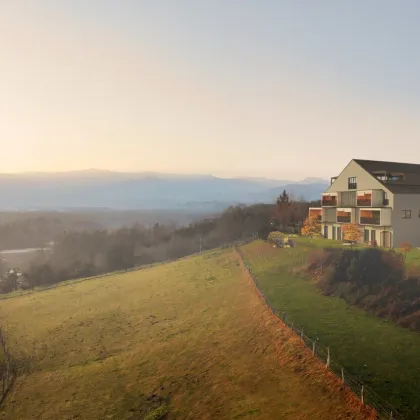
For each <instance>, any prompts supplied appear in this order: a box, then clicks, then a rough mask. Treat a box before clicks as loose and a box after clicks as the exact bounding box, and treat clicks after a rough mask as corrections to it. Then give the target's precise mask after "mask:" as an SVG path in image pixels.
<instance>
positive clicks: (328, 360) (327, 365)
mask: <svg viewBox="0 0 420 420" xmlns="http://www.w3.org/2000/svg"><path fill="white" fill-rule="evenodd" d="M327 351H328V353H327V363H326V365H325V367H327V368H329V367H330V348H329V347H328V348H327Z"/></svg>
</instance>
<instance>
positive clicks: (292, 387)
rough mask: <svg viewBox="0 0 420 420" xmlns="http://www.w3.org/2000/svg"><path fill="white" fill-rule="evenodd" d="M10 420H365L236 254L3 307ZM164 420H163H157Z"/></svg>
mask: <svg viewBox="0 0 420 420" xmlns="http://www.w3.org/2000/svg"><path fill="white" fill-rule="evenodd" d="M0 317H1V323H2V328H3V330H4V331H5V334H6V337H7V339H8V347H9V351H11V352H12V355H13V357H14V358H15V360H16V361H17V362H18V366H19V376H18V378H17V380H16V383H15V385H14V387H13V389H12V391H11V392H10V394H9V395H8V397H7V399H6V401H5V403H4V404H3V406H2V408H1V409H0V418H1V419H3V420H11V419H28V420H29V419H40V420H47V419H48V420H52V419H54V420H55V419H93V420H95V419H125V420H128V419H136V420H137V419H147V420H152V419H154V420H157V419H162V418H166V419H214V418H218V419H242V418H250V419H251V418H258V419H273V418H282V419H284V420H288V419H290V420H297V419H301V420H304V419H309V418H310V419H312V420H324V419H326V418H330V419H353V420H362V419H366V418H367V416H366V413H364V412H361V411H360V406H359V404H358V403H357V402H356V401H355V399H354V397H352V394H349V393H348V392H346V391H345V390H343V388H342V386H341V385H340V383H339V382H338V381H337V380H336V379H335V377H333V376H332V375H331V374H328V373H327V372H326V370H325V367H324V366H323V365H321V364H320V363H319V362H317V360H316V359H314V358H313V357H312V356H311V353H310V352H309V351H308V350H307V349H305V348H304V347H303V345H302V343H301V341H300V340H299V339H297V338H296V337H295V336H293V335H292V334H291V332H290V331H289V330H287V329H285V328H284V327H283V326H282V324H281V323H280V321H279V320H278V319H277V318H276V317H274V316H273V315H272V314H271V312H270V311H269V310H268V309H267V307H266V306H265V304H264V303H263V302H262V300H261V299H260V298H259V296H258V295H257V293H256V291H255V288H254V286H253V284H252V283H251V281H250V280H249V278H248V277H247V276H246V272H245V271H244V269H243V267H242V265H241V264H240V259H239V258H238V254H237V253H236V252H235V251H234V250H233V249H227V250H224V251H222V250H219V251H212V252H209V253H206V254H203V255H202V256H199V257H191V258H187V259H184V260H180V261H177V262H174V263H170V264H166V265H160V266H156V267H153V268H148V269H144V270H141V271H136V272H130V273H125V274H118V275H110V276H107V277H102V278H97V279H91V280H86V281H80V282H74V283H70V284H67V285H65V286H61V287H57V288H55V289H52V290H46V291H42V292H35V293H32V294H28V295H23V296H20V297H15V298H10V299H7V300H2V301H1V302H0ZM164 416H166V417H164Z"/></svg>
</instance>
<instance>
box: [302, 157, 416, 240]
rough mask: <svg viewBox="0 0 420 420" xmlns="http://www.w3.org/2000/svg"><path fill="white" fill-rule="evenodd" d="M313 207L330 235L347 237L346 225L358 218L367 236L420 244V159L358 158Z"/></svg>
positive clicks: (323, 228) (369, 238) (333, 237)
mask: <svg viewBox="0 0 420 420" xmlns="http://www.w3.org/2000/svg"><path fill="white" fill-rule="evenodd" d="M309 213H310V214H312V215H316V216H317V217H318V219H319V220H320V222H321V229H322V235H323V236H324V237H325V238H329V239H336V240H342V239H343V231H342V226H343V225H344V224H348V223H355V224H357V225H359V227H360V229H361V239H360V241H361V242H367V243H376V244H377V245H378V246H382V247H387V248H394V247H396V248H397V247H400V245H401V243H403V242H408V243H410V244H411V245H412V246H414V247H417V246H418V247H420V165H415V164H408V163H396V162H381V161H372V160H360V159H353V160H352V161H351V162H350V163H349V164H348V165H347V166H346V167H345V168H344V169H343V171H342V172H341V173H340V175H338V176H336V177H333V178H331V185H330V186H329V188H328V189H327V190H326V191H325V192H324V193H323V194H322V197H321V207H319V208H310V209H309Z"/></svg>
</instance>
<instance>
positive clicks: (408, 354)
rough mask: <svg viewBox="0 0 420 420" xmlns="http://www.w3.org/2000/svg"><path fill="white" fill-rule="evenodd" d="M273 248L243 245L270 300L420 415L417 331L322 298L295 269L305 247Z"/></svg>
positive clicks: (376, 387)
mask: <svg viewBox="0 0 420 420" xmlns="http://www.w3.org/2000/svg"><path fill="white" fill-rule="evenodd" d="M297 243H298V247H296V248H291V249H289V248H288V249H273V248H271V247H270V246H268V245H267V244H266V243H264V242H262V241H259V242H254V243H252V244H249V245H245V246H244V247H242V251H243V253H244V256H245V259H246V260H247V261H248V263H249V264H250V265H251V267H252V269H253V271H254V273H255V274H256V276H257V278H258V281H259V283H260V287H261V288H262V290H263V292H264V293H265V295H266V296H267V297H268V299H269V301H270V302H271V303H272V305H273V306H274V307H275V308H276V309H278V310H279V311H285V312H286V313H287V314H288V315H289V316H290V317H292V318H293V319H294V320H295V321H296V323H297V324H299V325H300V326H302V327H303V328H304V330H305V333H306V334H307V335H308V336H310V337H314V338H316V337H318V338H319V341H320V342H321V343H323V344H324V345H325V346H330V347H331V351H332V358H333V359H334V360H336V361H337V362H339V363H340V364H342V365H344V366H345V367H346V368H347V369H348V370H349V371H350V372H351V373H353V374H354V375H357V376H358V377H360V378H361V379H362V380H363V381H364V382H365V383H366V384H367V385H369V386H370V388H372V389H373V390H375V391H376V392H377V393H379V394H380V395H381V396H383V397H385V398H386V399H387V400H388V401H389V402H390V403H391V404H392V405H393V406H395V407H396V408H398V409H399V411H400V412H402V413H404V414H406V415H407V417H406V418H408V419H418V418H420V399H419V397H418V396H419V392H420V350H419V349H420V334H418V333H416V332H411V331H409V330H406V329H404V328H401V327H398V326H396V325H394V324H392V323H390V322H387V321H386V320H383V319H379V318H377V317H375V316H373V315H369V314H368V313H366V312H365V311H363V310H361V309H359V308H356V307H352V306H349V305H348V304H347V303H346V302H345V301H344V300H343V299H339V298H334V297H326V296H323V295H322V294H320V293H319V291H318V290H317V289H316V287H315V286H314V285H313V284H312V283H311V281H310V280H309V279H308V278H307V277H306V276H305V275H304V274H302V272H301V271H299V270H298V269H297V268H298V267H299V266H302V264H303V263H304V259H305V256H306V255H307V254H308V252H309V251H310V245H307V243H308V240H307V239H304V240H297Z"/></svg>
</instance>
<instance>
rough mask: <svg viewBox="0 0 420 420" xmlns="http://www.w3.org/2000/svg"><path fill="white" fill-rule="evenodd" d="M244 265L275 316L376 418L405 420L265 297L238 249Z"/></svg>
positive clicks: (379, 419) (326, 347)
mask: <svg viewBox="0 0 420 420" xmlns="http://www.w3.org/2000/svg"><path fill="white" fill-rule="evenodd" d="M236 249H237V251H238V253H239V255H240V257H241V260H242V263H243V264H244V266H245V268H246V270H247V272H248V274H249V276H250V278H251V279H252V280H253V282H254V284H255V286H256V288H257V290H258V292H259V294H260V295H261V297H262V299H263V300H264V302H265V303H266V305H267V306H268V307H269V308H270V309H271V311H272V312H273V314H274V315H276V316H277V317H279V318H280V319H281V321H282V322H283V323H284V324H285V325H286V326H287V327H289V328H290V329H291V330H292V331H293V332H294V333H295V334H296V335H297V336H298V337H300V339H301V340H302V341H303V343H304V344H305V346H306V347H308V348H309V349H310V350H311V351H312V353H313V355H314V356H316V357H317V358H318V359H319V360H320V361H321V362H323V363H324V364H325V367H326V368H327V369H329V370H330V371H331V372H333V373H334V374H335V375H336V376H337V378H338V379H339V380H340V381H342V383H343V385H345V386H347V388H349V389H350V390H351V391H352V392H353V393H354V394H355V395H356V396H357V397H358V398H359V399H360V401H361V404H362V405H368V406H369V407H371V408H373V409H374V410H375V411H376V418H377V419H378V420H404V417H403V416H402V415H401V414H400V413H398V412H397V410H396V409H395V408H393V407H392V406H391V405H390V404H389V403H388V402H387V401H386V400H385V399H384V398H382V397H381V396H380V395H378V394H377V393H376V392H374V391H373V390H372V389H370V388H369V387H367V386H366V385H364V383H363V382H362V381H361V380H360V379H359V378H357V377H356V376H354V375H352V374H351V373H350V372H349V371H348V370H347V369H345V367H344V366H342V365H340V364H339V363H337V362H336V361H335V360H333V357H332V354H331V351H330V347H328V346H325V345H323V344H322V343H320V342H319V340H318V339H317V338H316V339H314V338H312V337H308V336H307V335H306V334H305V331H304V329H303V327H301V326H299V325H298V324H297V323H296V322H295V321H294V320H293V318H292V317H291V316H290V315H288V314H286V312H281V311H278V310H277V309H276V308H275V307H274V306H273V305H272V304H271V302H270V301H269V299H267V297H266V296H265V295H264V293H263V291H262V289H261V287H260V285H259V283H258V279H257V276H256V275H255V274H254V273H253V271H252V268H251V267H250V265H249V264H248V263H247V262H246V260H245V258H244V256H243V254H242V252H241V250H240V248H238V247H237V248H236Z"/></svg>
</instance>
